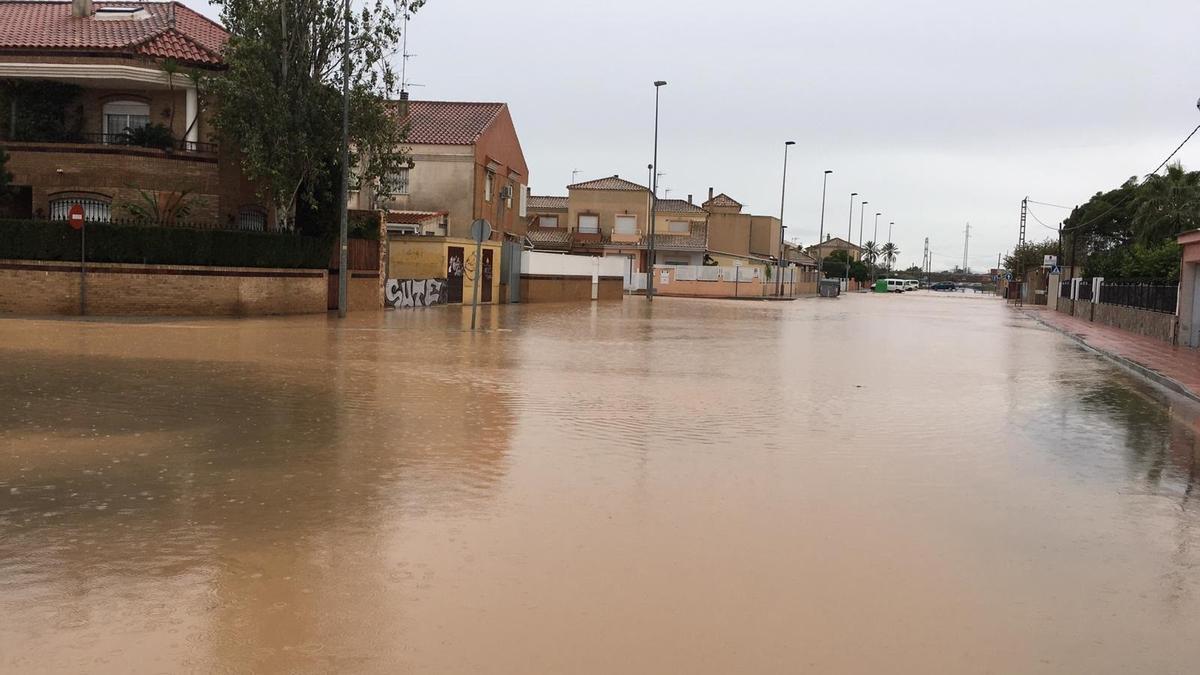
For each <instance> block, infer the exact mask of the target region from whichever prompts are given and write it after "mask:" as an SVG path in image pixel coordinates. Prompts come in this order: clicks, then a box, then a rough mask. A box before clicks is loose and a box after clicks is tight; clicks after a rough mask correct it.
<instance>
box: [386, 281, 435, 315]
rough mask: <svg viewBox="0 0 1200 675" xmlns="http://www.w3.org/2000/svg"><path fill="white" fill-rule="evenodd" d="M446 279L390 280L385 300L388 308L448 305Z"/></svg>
mask: <svg viewBox="0 0 1200 675" xmlns="http://www.w3.org/2000/svg"><path fill="white" fill-rule="evenodd" d="M445 291H446V280H445V279H388V280H387V285H385V286H384V299H385V300H386V302H387V306H388V307H395V308H397V309H402V308H406V307H432V306H434V305H444V304H446V299H447V297H446V296H447V293H446V292H445Z"/></svg>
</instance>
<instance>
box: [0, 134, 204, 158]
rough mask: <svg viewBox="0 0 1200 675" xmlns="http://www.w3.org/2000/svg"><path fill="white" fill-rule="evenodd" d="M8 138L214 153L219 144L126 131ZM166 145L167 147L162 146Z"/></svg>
mask: <svg viewBox="0 0 1200 675" xmlns="http://www.w3.org/2000/svg"><path fill="white" fill-rule="evenodd" d="M0 140H9V141H13V142H18V143H77V144H93V145H120V146H126V147H132V148H159V149H161V150H179V151H182V152H204V153H212V154H216V152H217V150H219V149H220V148H219V146H218V145H217V144H216V143H201V142H199V141H188V140H183V139H174V138H173V139H170V141H169V143H168V142H167V141H166V140H165V139H164V140H163V143H162V144H160V143H158V142H156V141H154V142H151V141H138V139H137V138H135V137H132V136H130V134H127V133H119V134H103V133H98V134H91V133H74V132H72V133H68V134H59V135H47V136H44V137H42V136H37V135H31V136H25V135H20V134H19V135H17V137H15V138H8V139H0ZM164 145H167V147H163V146H164Z"/></svg>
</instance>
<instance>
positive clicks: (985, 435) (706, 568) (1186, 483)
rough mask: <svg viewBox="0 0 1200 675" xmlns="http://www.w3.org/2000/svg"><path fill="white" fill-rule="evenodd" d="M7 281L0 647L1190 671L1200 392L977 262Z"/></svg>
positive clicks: (60, 658)
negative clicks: (415, 300)
mask: <svg viewBox="0 0 1200 675" xmlns="http://www.w3.org/2000/svg"><path fill="white" fill-rule="evenodd" d="M483 318H484V325H485V327H486V328H487V329H488V330H487V332H483V333H479V334H470V333H469V332H465V331H464V330H463V326H464V323H463V322H464V314H463V313H462V312H461V311H460V310H459V309H456V308H455V309H450V308H439V309H431V310H423V311H397V312H389V313H386V314H382V313H381V314H377V315H372V314H367V315H357V316H352V317H351V318H350V319H349V320H347V321H346V322H345V323H343V324H339V323H338V322H337V321H336V320H335V319H331V318H327V317H324V316H317V317H302V318H273V319H254V320H174V321H172V320H155V321H144V322H139V321H103V320H94V321H75V320H24V319H5V320H0V375H2V382H3V387H2V388H0V670H3V671H5V672H14V673H39V672H81V673H82V672H87V673H159V672H203V673H224V672H229V673H241V672H274V673H301V672H322V673H325V672H347V673H348V672H363V673H522V674H526V673H736V672H741V673H797V672H811V673H1195V672H1197V669H1198V668H1200V639H1198V638H1200V504H1198V503H1197V502H1198V501H1200V499H1198V497H1200V496H1198V495H1197V490H1196V483H1197V481H1198V480H1200V468H1198V464H1200V447H1198V440H1197V438H1198V436H1200V434H1198V432H1197V418H1198V417H1200V413H1198V412H1197V410H1196V409H1195V408H1194V407H1190V406H1189V405H1187V404H1184V403H1183V402H1181V401H1179V400H1175V399H1172V398H1168V397H1166V396H1165V395H1164V394H1161V393H1159V392H1157V391H1156V390H1154V389H1151V388H1150V387H1149V386H1147V385H1145V384H1143V383H1142V382H1140V381H1138V380H1135V379H1132V378H1131V377H1129V376H1127V375H1125V374H1124V373H1123V372H1122V371H1119V370H1117V369H1115V368H1114V367H1113V366H1110V365H1108V364H1107V363H1106V362H1105V361H1103V360H1102V359H1100V358H1099V357H1098V356H1095V355H1093V354H1090V353H1087V352H1085V351H1084V350H1082V349H1081V348H1079V347H1077V346H1076V345H1075V343H1073V342H1071V341H1070V340H1068V339H1066V338H1064V337H1063V336H1061V335H1059V334H1058V333H1055V332H1051V331H1049V330H1047V329H1045V328H1042V327H1041V326H1040V325H1039V324H1037V323H1035V322H1034V321H1032V320H1030V319H1028V318H1026V317H1024V316H1022V315H1020V314H1017V313H1015V312H1013V311H1012V310H1011V309H1009V308H1006V307H1005V306H1004V305H1003V303H1001V302H999V301H996V300H994V299H991V298H986V297H962V296H947V295H936V294H931V293H925V292H918V293H912V294H908V295H905V296H903V297H900V296H886V297H877V296H868V295H864V296H859V295H851V296H848V297H843V298H841V299H838V300H801V301H797V302H794V303H752V302H731V301H707V300H683V299H665V298H664V299H660V300H659V301H657V302H656V303H655V304H654V306H653V307H652V308H651V307H648V306H647V304H646V302H645V301H644V300H641V299H629V300H626V301H625V302H624V303H616V304H609V305H600V306H509V307H502V308H491V309H488V310H487V311H485V312H484V314H483Z"/></svg>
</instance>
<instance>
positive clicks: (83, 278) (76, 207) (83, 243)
mask: <svg viewBox="0 0 1200 675" xmlns="http://www.w3.org/2000/svg"><path fill="white" fill-rule="evenodd" d="M67 222H68V223H70V225H71V227H72V228H73V229H76V230H79V315H80V316H86V315H87V221H85V220H84V217H83V205H82V204H72V205H71V208H70V210H69V211H67Z"/></svg>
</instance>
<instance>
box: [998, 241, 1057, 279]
mask: <svg viewBox="0 0 1200 675" xmlns="http://www.w3.org/2000/svg"><path fill="white" fill-rule="evenodd" d="M1057 254H1058V242H1057V241H1055V240H1053V239H1047V240H1045V241H1040V242H1029V241H1027V242H1025V243H1024V244H1023V245H1020V246H1017V247H1016V248H1014V249H1013V252H1012V253H1009V254H1008V255H1007V256H1005V257H1004V269H1006V270H1009V271H1011V272H1014V273H1018V274H1019V273H1022V272H1024V271H1026V270H1031V269H1033V268H1035V267H1041V266H1042V261H1043V260H1045V256H1048V255H1057Z"/></svg>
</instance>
